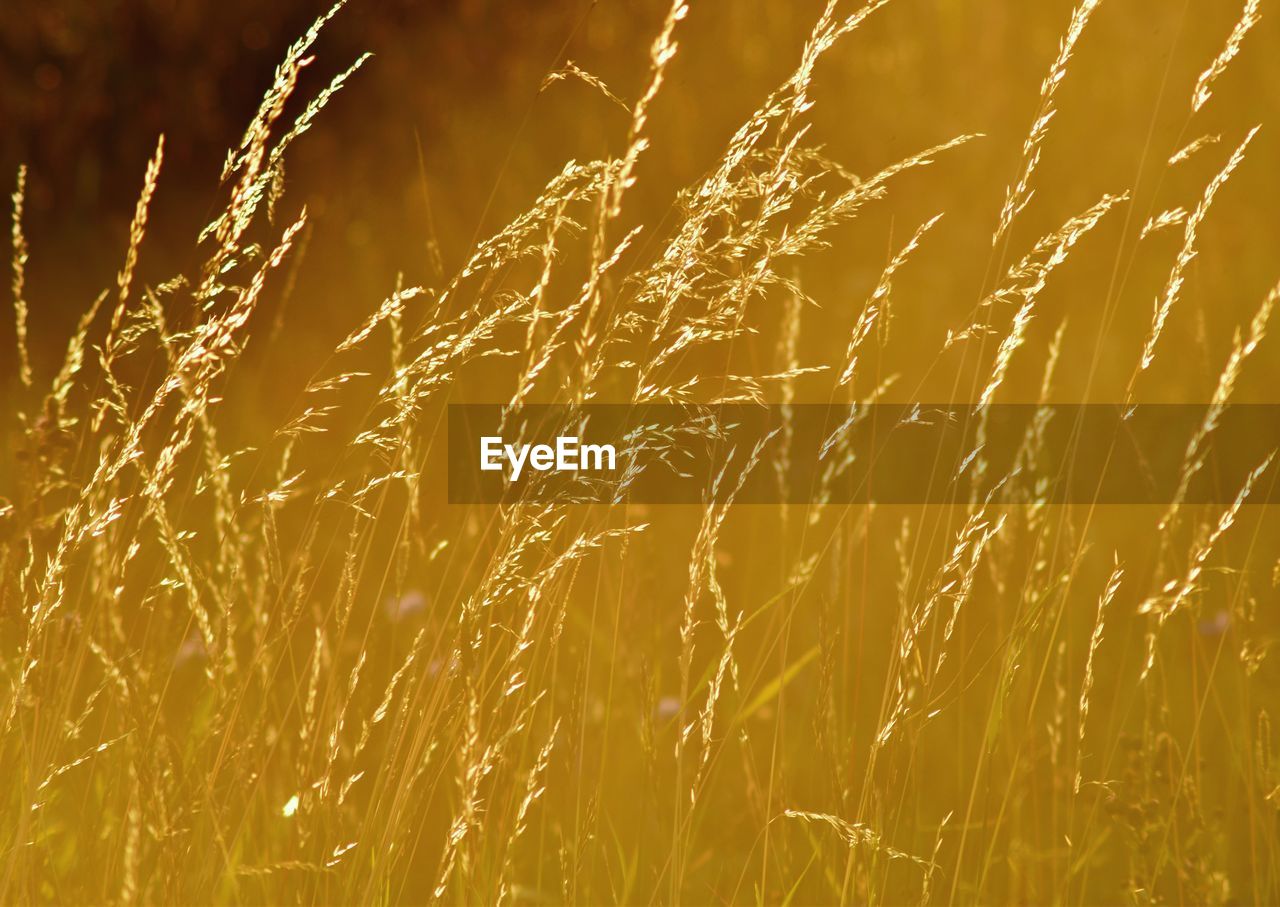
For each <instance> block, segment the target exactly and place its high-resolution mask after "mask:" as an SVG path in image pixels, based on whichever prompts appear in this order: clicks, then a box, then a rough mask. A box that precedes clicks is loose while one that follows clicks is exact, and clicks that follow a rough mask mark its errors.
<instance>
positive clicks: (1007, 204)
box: [992, 0, 1102, 246]
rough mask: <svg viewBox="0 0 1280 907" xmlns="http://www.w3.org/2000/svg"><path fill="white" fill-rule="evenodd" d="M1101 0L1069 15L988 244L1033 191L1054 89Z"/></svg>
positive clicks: (1052, 110)
mask: <svg viewBox="0 0 1280 907" xmlns="http://www.w3.org/2000/svg"><path fill="white" fill-rule="evenodd" d="M1101 2H1102V0H1081V3H1080V5H1079V6H1077V7H1076V8H1075V9H1074V10H1073V11H1072V13H1071V22H1070V24H1069V25H1068V26H1067V33H1066V35H1065V36H1064V37H1063V38H1062V41H1061V43H1060V44H1059V47H1058V56H1057V57H1056V58H1055V59H1054V61H1053V64H1052V65H1051V66H1050V67H1049V74H1048V75H1047V76H1045V79H1044V82H1042V83H1041V85H1040V108H1039V110H1038V111H1037V112H1036V119H1035V121H1034V122H1033V123H1032V124H1031V132H1030V133H1029V134H1028V135H1027V139H1026V141H1025V142H1024V143H1023V145H1022V170H1021V172H1020V173H1019V174H1018V178H1017V180H1015V181H1014V182H1013V183H1011V184H1010V185H1009V188H1008V189H1006V190H1005V200H1004V206H1003V207H1002V208H1001V209H1000V221H999V224H998V225H997V226H996V231H995V235H994V236H993V237H992V245H993V246H994V245H999V244H1000V240H1001V239H1003V238H1004V236H1005V234H1006V233H1008V232H1009V228H1010V227H1011V226H1013V222H1014V220H1015V219H1016V218H1017V216H1018V215H1019V214H1020V213H1021V212H1022V209H1023V208H1025V207H1026V206H1027V203H1028V202H1030V201H1031V196H1032V194H1033V190H1032V188H1031V181H1032V179H1033V177H1034V176H1035V172H1036V169H1037V167H1038V166H1039V164H1040V155H1041V152H1042V151H1043V149H1044V141H1045V138H1046V137H1047V136H1048V134H1049V124H1050V123H1051V122H1052V120H1053V118H1054V116H1055V115H1056V114H1057V112H1058V110H1057V106H1056V95H1057V93H1058V86H1059V85H1061V84H1062V80H1063V79H1064V78H1066V75H1067V65H1068V64H1069V63H1070V62H1071V57H1072V54H1073V53H1074V52H1075V47H1076V44H1078V43H1079V41H1080V37H1081V35H1083V34H1084V30H1085V27H1086V26H1087V25H1088V24H1089V19H1090V17H1091V16H1093V14H1094V12H1095V11H1096V10H1097V8H1098V7H1099V6H1100V5H1101Z"/></svg>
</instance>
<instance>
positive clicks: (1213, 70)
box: [1191, 0, 1262, 113]
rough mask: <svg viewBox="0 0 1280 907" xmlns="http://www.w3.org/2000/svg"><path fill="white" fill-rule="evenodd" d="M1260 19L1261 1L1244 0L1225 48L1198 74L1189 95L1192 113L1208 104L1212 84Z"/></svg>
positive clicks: (1211, 93) (1238, 50)
mask: <svg viewBox="0 0 1280 907" xmlns="http://www.w3.org/2000/svg"><path fill="white" fill-rule="evenodd" d="M1261 18H1262V0H1245V2H1244V9H1243V10H1242V11H1241V13H1240V21H1239V22H1237V23H1236V25H1235V28H1233V29H1231V34H1230V35H1229V36H1228V37H1227V43H1226V46H1225V47H1223V48H1222V50H1221V52H1219V54H1218V56H1217V57H1215V58H1214V60H1213V62H1212V63H1211V64H1209V68H1208V69H1206V70H1205V71H1204V72H1202V73H1200V78H1198V79H1196V89H1195V91H1194V92H1193V93H1192V95H1191V112H1192V113H1198V112H1199V111H1200V108H1201V107H1203V106H1204V105H1205V104H1207V103H1208V102H1209V98H1211V97H1212V96H1213V83H1214V82H1215V81H1217V79H1218V78H1219V77H1220V76H1221V75H1222V74H1223V73H1224V72H1226V71H1227V66H1229V65H1230V64H1231V61H1232V60H1234V59H1235V56H1236V54H1238V53H1240V45H1241V44H1243V43H1244V39H1245V36H1246V35H1247V34H1249V31H1250V30H1251V29H1252V28H1253V27H1254V26H1255V25H1257V24H1258V21H1259V20H1260V19H1261Z"/></svg>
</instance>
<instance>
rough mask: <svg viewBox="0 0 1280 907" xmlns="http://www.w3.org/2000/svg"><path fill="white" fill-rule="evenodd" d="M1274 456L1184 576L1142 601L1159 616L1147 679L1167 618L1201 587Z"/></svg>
mask: <svg viewBox="0 0 1280 907" xmlns="http://www.w3.org/2000/svg"><path fill="white" fill-rule="evenodd" d="M1274 459H1275V452H1274V451H1273V452H1272V453H1270V454H1268V455H1267V457H1266V459H1265V460H1263V461H1262V463H1260V464H1259V465H1258V466H1257V467H1255V468H1254V470H1253V472H1251V473H1249V475H1248V476H1247V477H1246V478H1245V481H1244V485H1243V486H1242V487H1241V488H1240V491H1239V493H1238V494H1237V495H1236V499H1235V500H1234V501H1233V502H1232V503H1231V506H1230V507H1228V508H1227V509H1226V510H1225V511H1223V513H1222V516H1221V517H1219V518H1218V522H1217V524H1216V525H1215V526H1214V527H1213V530H1212V531H1211V532H1210V533H1209V536H1208V538H1206V539H1205V541H1204V543H1203V544H1202V545H1200V547H1199V548H1198V550H1196V552H1195V553H1194V554H1193V556H1192V558H1191V567H1190V568H1189V569H1188V570H1187V572H1186V575H1185V576H1184V577H1183V578H1182V579H1171V580H1169V581H1168V582H1167V583H1165V585H1164V586H1163V587H1162V588H1161V590H1160V593H1159V594H1157V595H1153V596H1151V597H1149V598H1147V599H1146V600H1145V601H1143V602H1142V604H1141V605H1139V607H1138V613H1139V614H1146V615H1152V616H1154V619H1155V622H1154V624H1152V626H1151V628H1150V629H1149V630H1148V631H1147V657H1146V661H1145V662H1144V663H1143V666H1142V674H1141V679H1142V680H1144V681H1145V680H1146V679H1147V677H1148V676H1149V675H1150V674H1151V671H1152V669H1153V668H1154V667H1155V659H1156V644H1157V642H1158V641H1159V634H1160V631H1161V630H1162V629H1163V628H1164V625H1165V622H1166V621H1168V619H1169V618H1170V617H1172V616H1173V615H1174V614H1176V613H1177V612H1178V611H1179V610H1180V609H1181V608H1182V606H1183V605H1184V604H1185V603H1186V601H1187V599H1188V598H1189V597H1190V596H1191V595H1192V594H1193V593H1194V592H1196V591H1197V590H1198V589H1199V586H1198V582H1199V580H1200V576H1201V574H1203V573H1204V567H1205V564H1206V563H1207V562H1208V560H1209V556H1210V555H1211V554H1213V550H1214V547H1215V546H1216V545H1217V543H1218V540H1219V539H1220V538H1222V536H1223V535H1224V534H1225V533H1226V531H1227V530H1228V529H1230V528H1231V526H1232V525H1233V524H1234V523H1235V520H1236V516H1237V515H1238V514H1239V513H1240V508H1241V507H1243V506H1244V502H1245V501H1246V500H1247V499H1248V497H1249V495H1250V494H1251V493H1252V492H1253V486H1254V484H1255V483H1256V482H1257V481H1258V479H1259V477H1260V476H1261V475H1262V474H1263V473H1264V472H1266V471H1267V468H1268V467H1269V466H1270V465H1271V462H1272V461H1273V460H1274Z"/></svg>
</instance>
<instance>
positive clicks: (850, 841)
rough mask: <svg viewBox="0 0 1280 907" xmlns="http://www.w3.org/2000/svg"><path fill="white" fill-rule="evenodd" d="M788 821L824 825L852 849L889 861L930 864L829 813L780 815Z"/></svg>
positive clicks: (868, 829)
mask: <svg viewBox="0 0 1280 907" xmlns="http://www.w3.org/2000/svg"><path fill="white" fill-rule="evenodd" d="M782 814H783V815H784V816H786V817H787V818H788V819H800V820H801V821H804V822H816V823H818V824H821V825H826V826H828V827H830V828H834V829H835V830H836V834H838V835H839V836H840V838H841V839H842V840H843V841H844V842H845V843H846V844H847V845H849V847H850V848H853V847H866V848H868V849H869V850H871V851H873V852H875V853H881V854H884V855H885V856H886V857H888V858H889V859H891V860H906V861H908V862H910V863H914V864H916V865H917V866H921V867H924V868H925V869H928V868H930V867H931V865H932V864H931V863H930V861H928V860H925V859H923V858H921V857H917V856H914V855H913V854H909V853H905V852H903V851H901V850H898V849H897V848H894V847H890V846H889V845H887V844H885V843H884V841H883V839H882V837H881V835H880V833H879V832H878V831H876V830H875V829H874V828H871V827H869V826H868V825H866V824H865V823H862V822H850V821H848V820H847V819H841V818H840V817H839V816H833V815H830V814H829V813H816V812H807V811H805V810H800V809H788V810H784V811H783V813H782Z"/></svg>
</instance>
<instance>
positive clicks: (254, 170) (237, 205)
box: [196, 0, 366, 309]
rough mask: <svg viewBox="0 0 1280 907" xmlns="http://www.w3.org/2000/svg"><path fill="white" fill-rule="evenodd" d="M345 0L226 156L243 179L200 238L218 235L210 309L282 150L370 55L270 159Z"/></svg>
mask: <svg viewBox="0 0 1280 907" xmlns="http://www.w3.org/2000/svg"><path fill="white" fill-rule="evenodd" d="M346 2H347V0H337V2H336V3H334V5H333V6H332V7H330V8H329V11H328V12H326V13H325V14H323V15H322V16H320V17H319V18H318V19H316V20H315V22H313V23H312V24H311V27H310V28H308V29H307V31H306V33H305V34H304V35H303V36H302V37H301V38H299V39H298V40H297V41H295V42H294V43H293V44H292V45H291V46H290V47H289V49H288V51H287V52H286V53H285V58H284V60H283V61H282V62H281V63H280V65H279V66H277V67H276V71H275V76H274V79H273V81H272V84H271V87H270V88H269V89H267V92H266V94H265V95H263V98H262V102H261V103H260V104H259V106H258V111H257V113H256V114H255V115H254V117H253V119H252V120H250V122H249V125H248V127H247V128H246V129H245V133H244V137H243V138H242V139H241V140H240V145H239V147H238V148H237V149H235V150H234V151H232V152H230V153H229V154H228V156H227V161H226V164H225V166H224V167H223V171H222V180H223V182H226V181H227V180H229V179H230V178H231V177H232V176H234V175H236V174H239V175H240V179H239V180H238V182H237V183H236V184H235V186H233V187H232V190H231V197H230V200H229V201H228V204H227V207H226V209H225V210H224V211H223V212H222V213H221V214H219V215H218V216H217V217H216V218H214V220H213V221H212V222H211V223H210V224H209V225H208V226H206V227H205V228H204V230H202V231H201V233H200V237H199V242H201V243H203V242H204V241H205V240H206V239H207V238H209V237H213V238H214V241H215V244H216V245H215V248H214V250H213V253H212V255H211V256H210V258H209V260H208V261H207V262H206V264H205V267H204V274H203V277H202V278H201V281H200V288H199V290H198V291H197V293H196V296H197V298H198V299H199V300H200V301H201V302H202V303H203V305H204V306H205V308H206V309H209V308H210V307H212V305H213V303H214V300H215V297H216V296H218V295H219V294H220V293H221V292H222V291H223V290H224V289H225V287H223V286H222V285H221V283H220V281H221V279H222V276H223V274H224V273H225V271H226V270H227V268H228V266H229V265H231V264H233V263H234V262H235V259H236V255H237V253H238V252H239V243H240V239H241V237H243V236H244V233H245V231H247V230H248V228H249V224H250V223H252V221H253V218H254V215H255V213H256V212H257V210H258V207H259V205H260V204H261V203H262V201H263V200H264V199H266V198H267V197H268V193H269V189H270V186H271V184H272V182H273V181H274V180H275V179H276V173H275V172H274V169H273V165H275V164H278V162H279V158H280V154H281V152H283V150H284V148H285V146H286V145H287V144H288V143H289V141H290V140H291V139H292V138H293V137H294V136H296V135H297V134H299V133H301V132H303V131H305V130H306V128H307V126H308V125H309V124H310V121H311V119H313V118H314V116H315V114H316V112H318V110H319V108H320V107H323V106H324V104H325V103H327V102H328V100H329V97H330V96H331V95H332V94H333V93H334V91H336V90H337V89H338V88H339V87H341V85H342V82H343V81H345V80H346V78H347V77H348V76H349V75H350V74H351V73H352V72H354V71H355V69H357V68H359V66H360V65H362V64H363V63H364V61H365V59H366V57H362V58H361V59H360V60H359V61H358V62H357V63H356V64H355V66H353V67H352V68H351V69H349V70H348V71H347V72H345V73H343V74H342V75H340V76H339V77H338V78H337V79H335V80H334V82H332V83H331V84H330V86H329V88H327V89H326V90H325V91H324V92H322V93H321V96H320V99H318V100H313V101H312V102H311V103H310V104H309V105H308V106H307V109H306V110H305V111H304V112H303V114H302V115H301V116H300V117H299V119H298V121H297V124H296V125H295V127H294V131H293V132H292V133H290V134H288V135H286V136H285V137H284V138H283V139H281V141H280V142H279V143H277V146H276V148H275V149H274V150H273V151H272V152H271V156H270V158H268V151H267V143H268V141H269V139H270V136H271V129H272V127H273V126H274V125H275V123H276V121H277V120H279V119H280V117H281V115H282V114H283V113H284V106H285V102H286V101H288V100H289V98H290V97H291V96H292V94H293V92H294V89H295V88H296V87H297V85H298V77H299V75H300V74H301V72H302V69H303V67H305V66H307V65H308V64H310V63H311V61H312V59H313V58H312V57H307V56H305V54H306V52H307V51H308V50H309V49H310V48H311V46H312V45H313V44H314V43H315V41H316V39H317V38H318V37H319V36H320V30H321V29H322V28H324V26H325V25H326V24H327V23H328V22H329V20H330V19H332V18H333V17H334V16H335V15H337V13H338V11H339V10H341V9H342V7H344V6H345V5H346Z"/></svg>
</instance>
